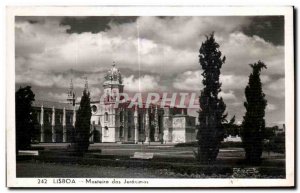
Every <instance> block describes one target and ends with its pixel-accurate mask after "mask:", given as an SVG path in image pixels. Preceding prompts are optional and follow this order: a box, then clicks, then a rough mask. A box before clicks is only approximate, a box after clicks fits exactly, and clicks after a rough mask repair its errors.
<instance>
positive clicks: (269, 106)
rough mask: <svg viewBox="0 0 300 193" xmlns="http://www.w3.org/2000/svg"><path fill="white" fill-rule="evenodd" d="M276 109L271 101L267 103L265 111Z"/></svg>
mask: <svg viewBox="0 0 300 193" xmlns="http://www.w3.org/2000/svg"><path fill="white" fill-rule="evenodd" d="M276 109H277V106H276V105H274V104H271V103H268V104H267V111H268V112H270V111H274V110H276Z"/></svg>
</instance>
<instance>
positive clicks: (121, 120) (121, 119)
mask: <svg viewBox="0 0 300 193" xmlns="http://www.w3.org/2000/svg"><path fill="white" fill-rule="evenodd" d="M120 122H123V111H121V112H120Z"/></svg>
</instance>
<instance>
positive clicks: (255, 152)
mask: <svg viewBox="0 0 300 193" xmlns="http://www.w3.org/2000/svg"><path fill="white" fill-rule="evenodd" d="M250 66H251V67H252V73H251V74H250V76H249V83H248V85H247V87H246V89H245V96H246V102H245V103H244V106H245V108H246V114H245V116H244V120H243V124H242V139H243V146H244V149H245V152H246V160H247V161H248V162H249V163H254V164H255V163H259V162H260V158H261V155H262V149H263V137H264V132H265V120H264V116H265V108H266V106H267V100H266V99H265V94H264V93H263V91H262V83H261V81H260V72H261V70H262V69H263V68H267V67H266V65H265V64H264V63H263V62H261V61H258V62H257V63H254V64H250Z"/></svg>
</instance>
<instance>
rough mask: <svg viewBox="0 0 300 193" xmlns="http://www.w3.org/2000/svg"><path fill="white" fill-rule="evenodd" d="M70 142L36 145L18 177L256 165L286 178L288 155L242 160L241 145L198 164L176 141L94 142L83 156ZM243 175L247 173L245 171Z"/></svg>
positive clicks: (200, 171) (228, 173) (193, 174)
mask: <svg viewBox="0 0 300 193" xmlns="http://www.w3.org/2000/svg"><path fill="white" fill-rule="evenodd" d="M68 146H69V144H66V143H64V144H50V143H49V144H46V143H45V144H36V145H34V148H40V149H41V148H43V149H44V150H42V151H40V155H39V156H37V157H34V158H33V159H32V160H27V161H26V160H25V161H24V160H23V161H18V162H17V176H18V177H103V178H111V177H114V178H115V177H119V178H125V177H126V178H128V177H131V178H172V177H175V178H178V177H179V178H186V177H187V178H210V177H213V178H228V177H232V175H233V168H257V169H258V170H259V171H260V172H261V174H262V175H261V176H262V177H267V178H273V177H275V178H282V177H284V175H285V174H284V173H285V172H284V167H285V156H284V155H283V154H277V153H276V154H275V153H270V154H268V153H264V154H263V162H262V164H261V165H260V166H259V167H254V166H251V165H245V164H244V163H243V158H244V151H243V149H242V148H226V149H220V153H219V155H218V158H217V161H216V162H215V163H214V164H213V165H199V163H198V162H197V161H196V160H195V158H194V153H193V150H194V151H195V150H196V149H195V148H194V147H174V145H173V144H164V145H162V144H158V143H152V144H151V145H148V144H147V145H141V144H116V143H102V144H92V145H91V146H90V148H89V152H88V153H86V154H85V155H84V157H77V156H74V155H73V154H72V153H71V152H69V151H68V150H67V149H68ZM135 152H147V153H153V159H150V160H137V159H130V157H131V156H133V155H134V153H135ZM242 175H244V174H242Z"/></svg>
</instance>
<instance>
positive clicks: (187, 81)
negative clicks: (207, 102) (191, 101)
mask: <svg viewBox="0 0 300 193" xmlns="http://www.w3.org/2000/svg"><path fill="white" fill-rule="evenodd" d="M201 73H202V71H186V72H184V73H183V74H179V75H178V76H177V77H176V78H175V80H174V82H173V87H174V88H175V89H178V90H184V91H200V89H202V87H203V85H202V76H201Z"/></svg>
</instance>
